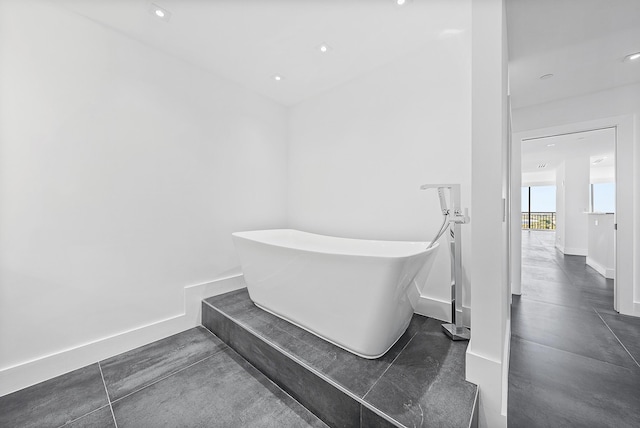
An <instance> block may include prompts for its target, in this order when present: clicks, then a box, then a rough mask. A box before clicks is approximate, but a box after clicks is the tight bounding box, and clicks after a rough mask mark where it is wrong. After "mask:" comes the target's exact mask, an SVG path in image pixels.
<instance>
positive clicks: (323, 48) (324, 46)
mask: <svg viewBox="0 0 640 428" xmlns="http://www.w3.org/2000/svg"><path fill="white" fill-rule="evenodd" d="M318 50H319V51H320V52H322V53H327V52H329V51H330V50H331V46H329V45H328V44H326V43H323V44H321V45H320V46H318Z"/></svg>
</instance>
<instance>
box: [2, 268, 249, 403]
mask: <svg viewBox="0 0 640 428" xmlns="http://www.w3.org/2000/svg"><path fill="white" fill-rule="evenodd" d="M245 286H246V284H245V283H244V278H243V277H242V275H241V274H234V275H231V276H227V277H224V278H219V279H216V280H214V281H211V282H207V283H203V284H197V285H191V286H187V287H185V288H184V312H183V313H182V314H177V315H174V316H171V317H169V318H166V319H163V320H159V321H154V322H152V323H149V324H146V325H143V326H138V327H135V328H132V329H131V330H127V331H123V332H120V333H117V334H114V335H111V336H108V337H102V338H99V339H96V340H93V341H91V342H87V343H83V344H79V345H77V346H74V347H72V348H68V349H65V350H62V351H59V352H55V353H52V354H49V355H44V356H41V357H38V358H34V359H32V360H29V361H25V362H22V363H20V364H16V365H13V366H11V367H6V368H2V369H0V396H3V395H6V394H10V393H12V392H14V391H18V390H20V389H22V388H26V387H28V386H31V385H35V384H37V383H40V382H42V381H45V380H48V379H51V378H54V377H56V376H59V375H61V374H64V373H68V372H70V371H73V370H76V369H79V368H81V367H84V366H87V365H89V364H93V363H95V362H97V361H101V360H104V359H106V358H110V357H113V356H115V355H118V354H121V353H122V352H126V351H130V350H132V349H135V348H137V347H139V346H143V345H147V344H149V343H151V342H154V341H156V340H159V339H163V338H165V337H168V336H171V335H173V334H176V333H180V332H182V331H184V330H188V329H190V328H192V327H195V326H197V325H200V322H201V316H202V314H201V311H202V309H201V306H202V305H201V304H200V302H201V301H202V299H204V298H206V297H210V296H215V295H217V294H222V293H226V292H228V291H232V290H237V289H239V288H243V287H245Z"/></svg>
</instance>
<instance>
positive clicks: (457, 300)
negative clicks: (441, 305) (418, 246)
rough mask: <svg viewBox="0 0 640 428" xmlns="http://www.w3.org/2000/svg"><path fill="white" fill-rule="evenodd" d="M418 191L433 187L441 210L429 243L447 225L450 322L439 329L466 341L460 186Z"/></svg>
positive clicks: (463, 219) (466, 218) (463, 220)
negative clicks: (463, 312) (463, 304)
mask: <svg viewBox="0 0 640 428" xmlns="http://www.w3.org/2000/svg"><path fill="white" fill-rule="evenodd" d="M420 189H421V190H427V189H437V190H438V198H439V199H440V209H441V210H442V216H443V220H442V226H441V227H440V230H439V231H438V233H437V234H436V236H435V238H433V240H432V242H437V241H438V239H439V238H440V237H441V236H442V235H443V234H444V233H445V232H446V231H447V229H449V228H451V233H450V234H449V248H450V249H451V252H450V255H451V322H450V323H444V324H442V330H443V331H444V332H445V334H446V335H447V336H449V338H450V339H451V340H469V339H470V338H471V331H470V330H469V329H468V328H466V327H465V326H464V325H463V323H462V317H460V316H458V314H462V249H461V244H462V240H461V239H460V226H461V225H463V224H467V223H469V221H470V219H469V216H468V215H467V213H466V212H465V213H464V214H463V213H462V208H461V205H460V185H459V184H424V185H422V186H420ZM445 189H447V190H449V200H450V201H451V205H452V207H453V208H452V210H450V209H449V207H448V206H447V198H446V197H445V194H444V191H445Z"/></svg>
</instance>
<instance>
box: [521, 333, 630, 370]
mask: <svg viewBox="0 0 640 428" xmlns="http://www.w3.org/2000/svg"><path fill="white" fill-rule="evenodd" d="M512 339H515V340H518V341H520V342H527V343H530V344H532V345H535V346H540V347H542V348H546V349H551V350H554V351H557V352H561V353H563V354H571V355H574V356H576V357H578V358H584V359H586V360H591V361H595V362H598V363H602V364H606V365H608V366H612V367H618V368H621V369H626V370H632V369H631V368H629V367H625V366H621V365H620V364H616V363H612V362H609V361H604V360H599V359H597V358H594V357H588V356H586V355H582V354H576V353H575V352H571V351H567V350H565V349H561V348H555V347H553V346H550V345H545V344H543V343H538V342H535V341H533V340H530V339H524V338H522V337H514V338H512Z"/></svg>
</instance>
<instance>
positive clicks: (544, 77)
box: [540, 73, 553, 80]
mask: <svg viewBox="0 0 640 428" xmlns="http://www.w3.org/2000/svg"><path fill="white" fill-rule="evenodd" d="M552 77H553V74H551V73H549V74H543V75H542V76H540V80H547V79H551V78H552Z"/></svg>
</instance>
